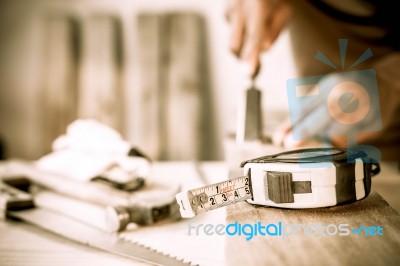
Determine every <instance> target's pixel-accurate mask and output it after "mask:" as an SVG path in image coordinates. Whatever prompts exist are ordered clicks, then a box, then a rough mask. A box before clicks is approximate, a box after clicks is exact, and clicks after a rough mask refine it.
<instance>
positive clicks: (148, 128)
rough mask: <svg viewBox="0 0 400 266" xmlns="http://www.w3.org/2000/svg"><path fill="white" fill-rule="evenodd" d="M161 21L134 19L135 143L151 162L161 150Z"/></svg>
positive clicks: (152, 16) (145, 17) (147, 17)
mask: <svg viewBox="0 0 400 266" xmlns="http://www.w3.org/2000/svg"><path fill="white" fill-rule="evenodd" d="M162 21H163V19H162V17H161V16H159V15H155V14H144V13H143V14H139V16H138V18H137V43H138V52H139V53H138V60H139V66H140V67H139V71H140V84H139V89H138V90H137V97H138V98H139V101H137V103H138V104H139V105H140V108H137V111H138V113H137V114H136V115H135V116H134V117H135V120H136V121H135V123H136V125H138V128H137V129H136V130H137V132H138V136H137V143H138V145H140V147H141V148H142V149H143V150H144V151H146V153H147V154H148V155H149V156H150V157H151V158H154V159H156V158H159V156H160V153H161V150H162V149H164V147H162V145H163V141H162V139H163V137H162V128H164V124H163V121H162V119H161V117H162V113H163V110H162V108H161V104H160V103H161V101H162V97H163V91H162V90H163V89H164V88H163V86H162V85H163V84H162V82H161V81H162V79H161V71H162V69H161V65H160V64H161V56H162V50H161V49H162V47H161V45H162V43H161V31H162V27H163V26H162Z"/></svg>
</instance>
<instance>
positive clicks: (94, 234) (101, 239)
mask: <svg viewBox="0 0 400 266" xmlns="http://www.w3.org/2000/svg"><path fill="white" fill-rule="evenodd" d="M7 216H8V217H12V218H17V219H20V220H23V221H25V222H28V223H31V224H33V225H36V226H38V227H40V228H43V229H45V230H47V231H50V232H52V233H55V234H57V235H60V236H63V237H65V238H68V239H70V240H73V241H76V242H78V243H81V244H85V245H88V246H91V247H94V248H98V249H101V250H104V251H107V252H111V253H114V254H117V255H120V256H124V257H128V258H131V259H134V260H137V261H142V262H146V263H150V264H152V265H170V266H187V265H192V264H191V263H190V262H187V261H184V260H179V259H177V258H175V257H171V256H169V255H167V254H163V253H160V252H158V251H156V250H154V249H150V248H149V247H146V246H144V245H141V244H139V243H135V242H128V241H125V240H123V239H121V238H119V237H118V235H116V234H110V233H107V232H103V231H101V230H99V229H96V228H94V227H92V226H89V225H87V224H84V223H82V222H79V221H77V220H74V219H71V218H69V217H66V216H63V215H61V214H58V213H55V212H52V211H50V210H46V209H41V208H33V209H27V210H22V211H7Z"/></svg>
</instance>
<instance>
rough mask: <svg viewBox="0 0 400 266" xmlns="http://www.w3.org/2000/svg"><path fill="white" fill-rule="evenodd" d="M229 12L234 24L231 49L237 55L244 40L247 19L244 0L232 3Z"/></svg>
mask: <svg viewBox="0 0 400 266" xmlns="http://www.w3.org/2000/svg"><path fill="white" fill-rule="evenodd" d="M230 10H231V11H230V13H229V20H230V22H231V24H232V33H231V40H230V49H231V51H232V52H233V53H234V54H235V55H236V56H238V57H239V56H240V53H241V50H242V46H243V42H244V34H245V27H246V21H245V16H244V12H243V7H242V1H240V0H237V1H235V3H233V4H232V6H231V8H230Z"/></svg>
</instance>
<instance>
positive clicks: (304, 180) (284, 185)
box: [176, 148, 380, 218]
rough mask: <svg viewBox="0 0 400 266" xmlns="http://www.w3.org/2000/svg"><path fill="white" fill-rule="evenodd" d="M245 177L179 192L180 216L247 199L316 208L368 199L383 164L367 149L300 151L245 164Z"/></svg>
mask: <svg viewBox="0 0 400 266" xmlns="http://www.w3.org/2000/svg"><path fill="white" fill-rule="evenodd" d="M241 167H243V168H244V176H241V177H237V178H233V179H230V180H227V181H223V182H219V183H216V184H212V185H208V186H204V187H200V188H195V189H191V190H188V191H185V192H180V193H178V194H177V195H176V200H177V202H178V204H179V205H180V212H181V215H182V217H184V218H190V217H193V216H195V215H198V214H200V213H204V212H206V211H209V210H213V209H216V208H219V207H223V206H227V205H230V204H233V203H236V202H238V201H243V200H247V202H249V203H251V204H257V205H265V206H273V207H281V208H295V209H296V208H297V209H299V208H318V207H329V206H335V205H340V204H346V203H351V202H354V201H357V200H361V199H364V198H365V197H367V196H368V194H369V192H370V189H371V176H374V175H376V174H378V173H379V171H380V168H379V164H378V163H376V162H375V161H374V160H373V159H371V158H370V157H368V156H367V154H366V153H364V152H363V151H357V150H348V149H331V148H319V149H302V150H295V151H290V152H284V153H280V154H275V155H269V156H264V157H260V158H256V159H253V160H248V161H244V162H242V164H241Z"/></svg>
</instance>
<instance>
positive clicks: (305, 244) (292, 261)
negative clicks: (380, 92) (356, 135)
mask: <svg viewBox="0 0 400 266" xmlns="http://www.w3.org/2000/svg"><path fill="white" fill-rule="evenodd" d="M222 164H223V163H222V162H221V165H222ZM386 168H387V167H385V165H384V167H383V173H389V174H385V175H383V176H382V178H383V179H382V180H386V181H384V182H381V183H382V184H380V185H378V186H377V188H385V187H388V186H391V185H390V184H391V181H390V180H391V179H387V177H388V176H389V175H391V176H392V178H397V179H398V177H399V176H398V174H397V172H393V171H392V172H391V171H388V170H387V169H386ZM206 174H207V173H206ZM379 178H380V177H379ZM385 178H386V179H385ZM397 179H396V180H397ZM376 180H378V179H376ZM388 180H389V181H388ZM396 182H397V181H396ZM373 183H375V180H374V181H373ZM392 187H393V185H392ZM392 190H393V188H392ZM382 191H384V190H382ZM378 192H380V190H379V189H378ZM397 194H400V193H397ZM397 199H398V195H397V198H396V197H393V198H392V202H393V200H397ZM236 221H237V222H240V223H255V222H257V221H261V222H263V223H276V222H282V223H302V224H308V225H309V224H321V225H329V224H340V223H345V224H349V227H350V228H355V227H359V226H361V225H365V226H373V225H374V226H378V225H379V226H381V227H382V228H383V233H384V235H383V236H374V237H373V236H364V235H361V236H358V235H355V234H350V235H349V236H304V235H298V236H291V237H286V238H278V237H255V238H253V239H252V240H250V241H246V240H245V238H244V237H243V236H242V237H226V248H225V261H226V262H225V264H226V265H322V264H323V265H400V216H399V214H398V213H397V212H396V211H395V210H394V209H393V208H391V207H390V206H389V204H388V203H387V202H386V201H385V200H384V199H383V198H382V197H381V196H380V195H379V194H378V193H377V192H372V193H371V195H370V196H369V197H368V198H367V199H365V200H363V201H360V202H357V203H355V204H351V205H345V206H339V207H332V208H321V209H309V210H282V209H277V208H263V207H257V206H252V205H250V204H247V203H246V202H243V203H238V204H235V205H231V206H229V207H228V210H227V218H226V223H231V222H236ZM194 241H195V240H194ZM0 265H2V266H3V265H5V266H7V265H10V266H11V265H13V266H14V265H16V266H18V265H44V266H50V265H118V266H119V265H121V266H122V265H144V264H141V263H138V262H135V261H132V260H129V259H126V258H122V257H118V256H115V255H112V254H109V253H106V252H102V251H98V250H95V249H92V248H89V247H86V246H83V245H80V244H76V243H74V242H71V241H69V240H67V239H63V238H61V237H59V236H56V235H53V234H51V233H47V232H45V231H43V230H41V229H38V228H36V227H34V226H31V225H28V224H25V223H23V222H17V221H0Z"/></svg>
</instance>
